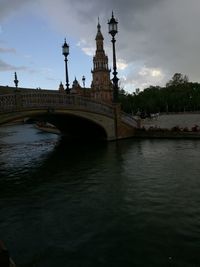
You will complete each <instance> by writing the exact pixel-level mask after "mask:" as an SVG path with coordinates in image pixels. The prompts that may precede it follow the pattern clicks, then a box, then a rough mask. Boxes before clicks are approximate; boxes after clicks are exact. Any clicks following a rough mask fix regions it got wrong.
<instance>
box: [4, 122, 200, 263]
mask: <svg viewBox="0 0 200 267" xmlns="http://www.w3.org/2000/svg"><path fill="white" fill-rule="evenodd" d="M0 239H3V240H4V241H5V242H6V244H7V246H8V247H9V249H10V252H11V256H12V257H13V258H14V260H15V262H16V263H17V266H19V267H33V266H34V267H61V266H62V267H63V266H66V267H79V266H81V267H90V266H91V267H96V266H106V267H107V266H108V267H112V266H115V267H118V266H120V267H121V266H128V267H129V266H145V267H150V266H152V267H157V266H161V267H162V266H181V267H184V266H188V267H194V266H195V267H196V266H200V140H126V141H121V142H117V143H115V142H112V143H108V144H106V143H97V144H95V143H92V144H89V143H86V144H84V143H80V142H79V143H78V144H75V143H73V142H67V141H64V140H59V139H58V137H57V136H55V135H52V134H45V133H40V132H38V131H37V130H35V129H34V128H33V127H32V126H31V125H24V126H20V125H18V126H17V125H16V126H12V127H4V128H0Z"/></svg>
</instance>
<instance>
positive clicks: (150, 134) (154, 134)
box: [134, 129, 200, 139]
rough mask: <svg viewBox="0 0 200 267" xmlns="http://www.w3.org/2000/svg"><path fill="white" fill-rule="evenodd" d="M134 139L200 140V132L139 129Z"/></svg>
mask: <svg viewBox="0 0 200 267" xmlns="http://www.w3.org/2000/svg"><path fill="white" fill-rule="evenodd" d="M134 137H136V138H172V139H176V138H179V139H180V138H188V139H193V138H195V139H200V132H194V131H173V130H168V129H154V130H146V129H137V130H136V132H135V135H134Z"/></svg>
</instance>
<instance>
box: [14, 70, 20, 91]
mask: <svg viewBox="0 0 200 267" xmlns="http://www.w3.org/2000/svg"><path fill="white" fill-rule="evenodd" d="M14 83H15V87H16V88H17V87H18V83H19V81H18V79H17V73H16V72H15V79H14Z"/></svg>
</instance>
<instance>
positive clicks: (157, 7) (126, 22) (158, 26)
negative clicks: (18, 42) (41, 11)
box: [40, 0, 200, 82]
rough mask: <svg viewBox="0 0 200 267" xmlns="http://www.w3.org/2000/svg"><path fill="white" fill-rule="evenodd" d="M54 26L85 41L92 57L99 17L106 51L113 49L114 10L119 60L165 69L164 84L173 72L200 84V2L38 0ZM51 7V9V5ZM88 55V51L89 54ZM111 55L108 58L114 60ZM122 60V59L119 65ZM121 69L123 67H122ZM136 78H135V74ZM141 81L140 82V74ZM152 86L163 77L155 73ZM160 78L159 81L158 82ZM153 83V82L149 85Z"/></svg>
mask: <svg viewBox="0 0 200 267" xmlns="http://www.w3.org/2000/svg"><path fill="white" fill-rule="evenodd" d="M40 2H41V3H42V6H43V8H45V7H47V8H46V14H48V15H49V16H50V18H51V20H52V22H53V23H56V25H57V26H58V27H59V29H60V30H63V31H64V30H65V31H66V32H69V33H70V34H73V35H74V36H76V37H77V38H79V37H80V39H81V38H84V39H85V41H86V43H87V44H89V45H88V46H85V47H82V49H83V51H84V52H85V53H86V54H89V55H90V54H91V51H92V50H91V48H90V47H92V46H93V47H94V45H95V43H94V36H95V33H96V28H95V26H96V23H97V17H98V16H99V17H100V22H101V25H102V32H103V35H104V37H105V46H106V47H107V46H109V45H110V44H109V42H110V40H109V36H108V34H107V21H108V18H110V16H111V11H112V10H113V9H114V12H115V15H116V17H117V18H118V21H119V24H118V26H119V33H118V35H117V36H116V39H117V42H116V46H117V56H118V58H119V59H121V60H122V61H123V62H126V64H128V66H129V65H132V64H135V66H136V69H137V66H138V65H140V66H141V65H142V66H143V67H145V66H146V68H148V69H152V68H156V69H162V70H163V72H164V73H165V74H166V75H165V79H170V78H171V77H170V75H171V76H172V75H173V74H174V73H175V72H182V73H183V74H188V75H189V77H190V78H191V79H193V80H199V71H198V70H199V62H200V53H199V46H200V27H198V25H199V24H200V16H199V14H198V13H199V10H200V2H199V0H191V1H188V0H167V1H166V0H140V1H138V0H126V1H121V0H109V1H108V0H101V1H97V0H93V1H90V0H85V1H84V3H83V0H76V1H72V0H68V1H65V0H58V1H56V3H55V1H53V0H48V1H47V0H40ZM47 2H48V5H47ZM88 51H89V52H88ZM111 56H112V55H111V51H109V57H110V58H111ZM118 61H119V60H118ZM119 68H120V65H119ZM132 75H133V77H135V76H137V75H135V73H132ZM138 77H141V76H140V75H139V74H138ZM154 78H155V79H154V81H155V82H157V81H158V82H159V81H160V76H159V75H156V73H154ZM156 78H157V79H156ZM149 81H151V80H149Z"/></svg>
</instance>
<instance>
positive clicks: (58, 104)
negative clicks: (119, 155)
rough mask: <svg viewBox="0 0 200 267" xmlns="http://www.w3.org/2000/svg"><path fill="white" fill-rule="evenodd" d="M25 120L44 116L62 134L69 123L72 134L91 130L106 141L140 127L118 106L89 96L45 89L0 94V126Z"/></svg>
mask: <svg viewBox="0 0 200 267" xmlns="http://www.w3.org/2000/svg"><path fill="white" fill-rule="evenodd" d="M27 91H28V90H27ZM26 117H38V118H42V117H43V118H46V119H48V120H50V122H53V121H54V122H53V124H54V125H56V126H58V128H60V129H61V131H63V132H65V131H66V130H67V122H68V124H69V125H70V127H71V132H73V131H72V130H73V128H74V129H75V130H76V131H79V132H81V133H82V134H83V135H85V136H86V135H87V134H89V133H90V130H91V131H94V132H95V131H96V133H97V132H99V134H100V136H101V137H103V139H107V140H116V139H121V138H126V137H131V136H133V135H134V129H135V128H137V127H138V125H137V122H136V121H135V120H134V119H132V118H130V117H129V116H128V115H127V114H125V113H122V112H121V109H120V106H119V105H118V106H116V105H109V104H106V103H102V102H97V101H93V100H91V99H88V98H86V97H80V96H75V95H67V94H62V93H58V92H56V91H52V92H49V91H48V92H45V90H42V91H40V90H36V91H35V92H31V93H28V92H27V93H22V92H20V91H18V92H15V94H7V95H0V124H3V123H6V122H9V121H12V120H16V119H19V118H26ZM78 126H79V127H78ZM87 128H88V131H87ZM73 134H75V132H73ZM91 137H92V135H91Z"/></svg>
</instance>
